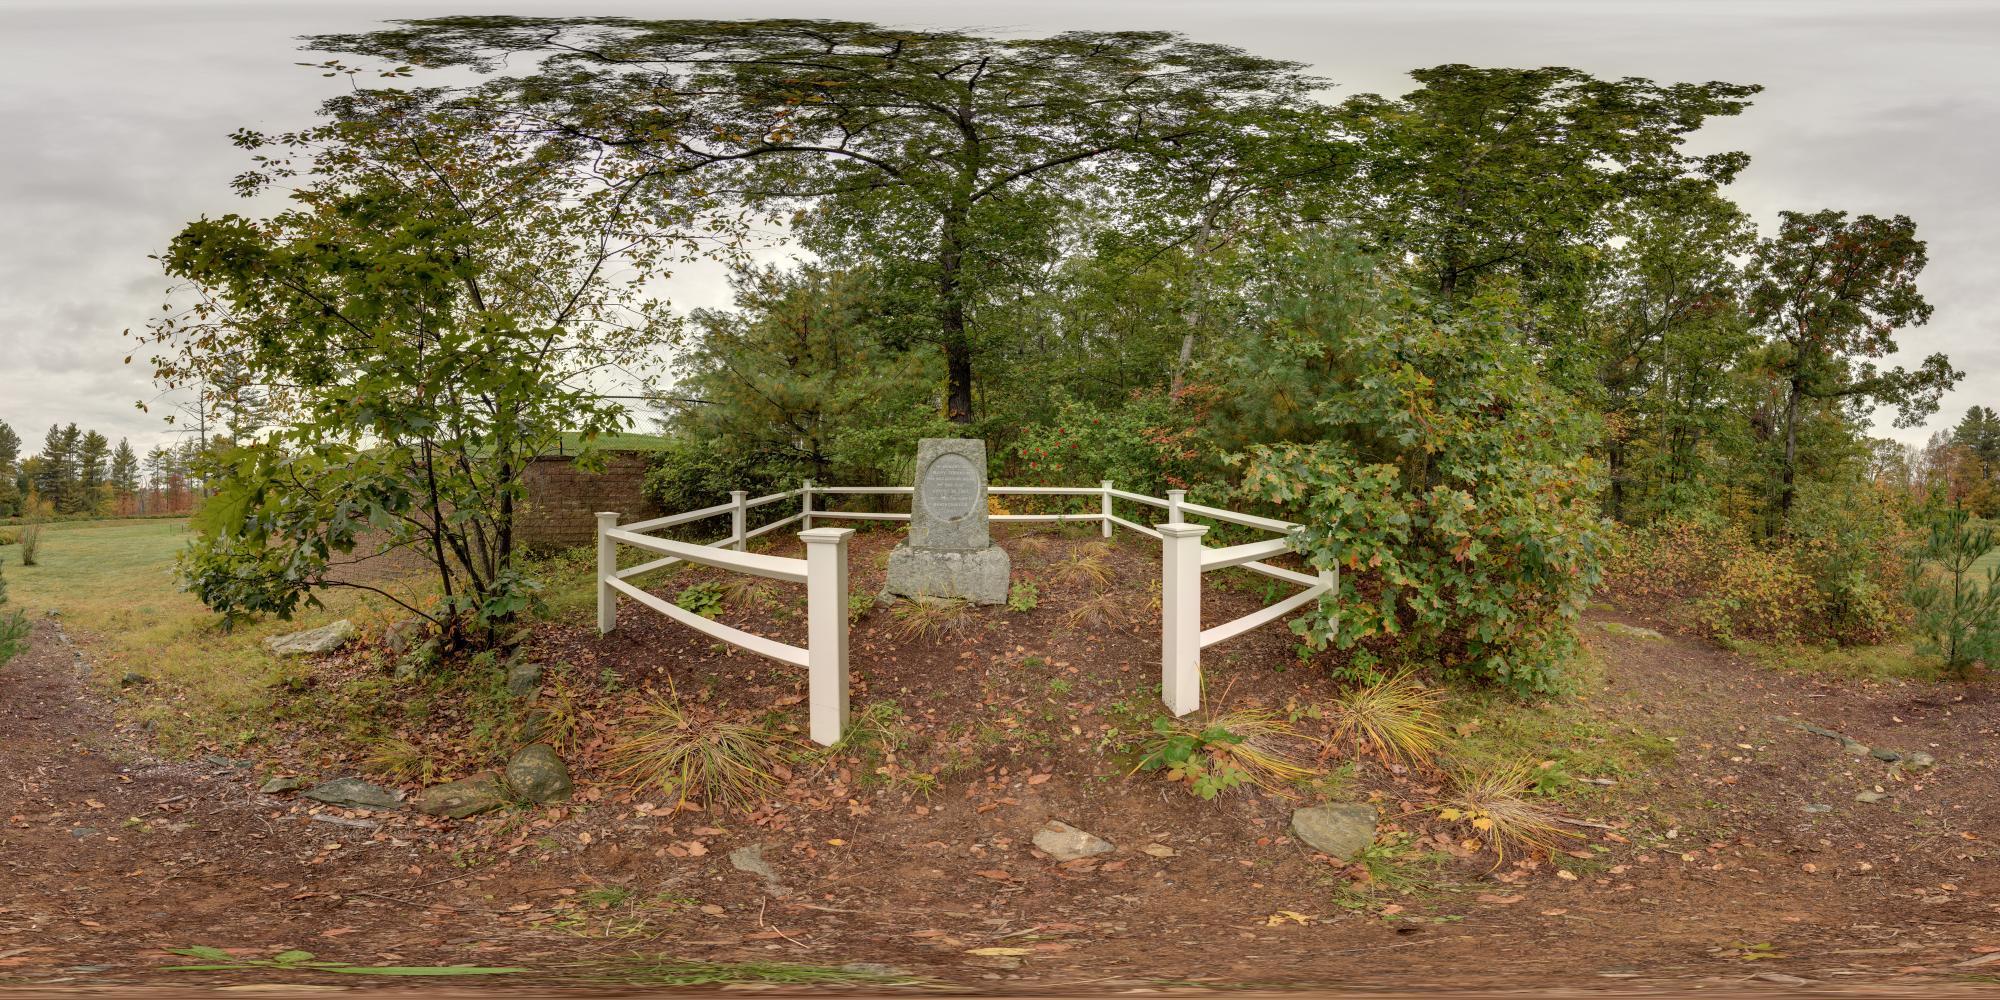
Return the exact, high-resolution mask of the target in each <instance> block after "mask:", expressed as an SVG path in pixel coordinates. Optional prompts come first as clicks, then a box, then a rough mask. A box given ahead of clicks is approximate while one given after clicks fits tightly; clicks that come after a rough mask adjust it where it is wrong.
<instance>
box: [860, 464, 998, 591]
mask: <svg viewBox="0 0 2000 1000" xmlns="http://www.w3.org/2000/svg"><path fill="white" fill-rule="evenodd" d="M1012 568H1013V565H1012V562H1011V561H1010V560H1009V559H1008V558H1007V553H1006V551H1005V550H1004V549H1001V548H1000V547H999V546H997V545H994V544H993V535H992V531H991V528H990V527H989V525H988V522H987V517H986V442H984V441H979V440H973V439H967V438H924V439H923V440H921V441H919V442H917V482H916V495H915V496H913V497H912V498H911V501H910V538H909V540H908V541H907V542H904V543H903V544H901V545H898V546H896V549H895V551H893V552H891V553H889V579H888V591H889V593H891V594H893V595H895V596H897V597H945V598H958V599H961V600H967V601H972V602H974V603H977V604H1004V603H1006V601H1007V584H1008V576H1009V573H1010V572H1011V571H1012Z"/></svg>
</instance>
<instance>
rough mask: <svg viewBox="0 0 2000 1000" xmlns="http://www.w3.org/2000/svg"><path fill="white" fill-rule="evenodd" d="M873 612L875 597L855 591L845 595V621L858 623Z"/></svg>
mask: <svg viewBox="0 0 2000 1000" xmlns="http://www.w3.org/2000/svg"><path fill="white" fill-rule="evenodd" d="M873 610H875V595H874V594H871V593H867V592H865V591H859V590H857V591H855V592H854V593H851V594H849V595H847V620H848V621H855V622H858V621H860V620H861V619H863V618H866V617H868V612H870V611H873Z"/></svg>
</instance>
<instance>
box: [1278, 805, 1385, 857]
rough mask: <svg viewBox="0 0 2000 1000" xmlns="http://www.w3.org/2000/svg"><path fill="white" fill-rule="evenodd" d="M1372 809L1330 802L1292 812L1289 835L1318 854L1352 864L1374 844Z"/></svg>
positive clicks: (1374, 814) (1372, 807)
mask: <svg viewBox="0 0 2000 1000" xmlns="http://www.w3.org/2000/svg"><path fill="white" fill-rule="evenodd" d="M1378 819H1379V816H1378V815H1377V813H1376V812H1375V807H1374V806H1371V805H1368V804H1367V803H1364V802H1331V803H1328V804H1326V805H1323V806H1312V807H1310V808H1306V809H1299V810H1295V811H1294V812H1293V813H1292V835H1293V836H1295V837H1297V838H1299V839H1300V840H1302V841H1304V842H1305V843H1306V845H1307V846H1309V847H1311V848H1312V849H1313V850H1315V851H1318V852H1320V853H1321V854H1326V855H1330V856H1332V857H1336V858H1339V859H1340V860H1342V861H1352V860H1354V859H1355V858H1356V857H1358V856H1359V855H1360V854H1361V852H1362V851H1365V850H1367V849H1368V845H1370V844H1373V843H1374V842H1375V824H1376V821H1377V820H1378Z"/></svg>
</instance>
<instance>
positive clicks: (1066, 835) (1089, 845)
mask: <svg viewBox="0 0 2000 1000" xmlns="http://www.w3.org/2000/svg"><path fill="white" fill-rule="evenodd" d="M1035 846H1036V847H1037V848H1040V849H1041V852H1042V853H1043V854H1046V855H1048V856H1049V857H1052V858H1054V859H1056V860H1057V861H1075V860H1078V859H1079V858H1089V857H1095V856H1097V855H1099V854H1109V853H1111V852H1112V851H1115V850H1117V849H1118V848H1117V846H1116V845H1114V844H1112V843H1111V842H1110V841H1108V840H1105V839H1104V838H1102V837H1098V836H1094V835H1092V834H1089V833H1086V832H1084V831H1082V830H1079V829H1077V828H1076V827H1073V826H1071V825H1069V824H1068V823H1065V822H1063V821H1062V820H1059V819H1052V820H1049V821H1048V822H1047V823H1044V824H1042V828H1041V829H1039V830H1036V831H1035Z"/></svg>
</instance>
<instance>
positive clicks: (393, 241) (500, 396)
mask: <svg viewBox="0 0 2000 1000" xmlns="http://www.w3.org/2000/svg"><path fill="white" fill-rule="evenodd" d="M433 97H434V95H428V94H422V93H409V92H400V91H362V92H357V93H356V94H354V95H352V96H350V97H346V98H342V99H340V100H338V101H336V102H334V103H333V104H332V105H331V106H330V110H331V112H332V113H333V114H334V115H335V117H336V119H337V121H336V123H334V124H329V125H323V126H320V127H318V128H314V129H310V130H307V131H305V132H301V133H296V134H291V135H284V136H278V137H268V136H264V135H260V134H257V133H253V132H248V131H245V132H240V133H238V134H237V136H236V140H237V143H238V145H240V146H242V147H244V148H246V149H250V150H256V151H259V155H258V158H257V165H258V166H257V169H255V170H253V171H251V172H250V173H249V174H246V175H244V177H242V178H239V182H238V188H239V190H241V191H242V192H243V193H245V194H246V195H248V194H254V193H256V192H258V191H261V190H263V189H264V188H266V187H267V186H269V185H271V184H274V183H277V182H279V181H289V180H292V179H294V178H299V181H298V183H296V184H295V185H294V186H293V190H292V192H291V201H290V203H291V206H292V207H290V208H288V209H286V210H284V211H281V212H279V213H278V214H276V215H274V216H272V217H270V218H268V219H263V220H250V219H245V218H242V217H239V216H235V215H228V216H223V217H221V218H217V219H203V220H200V221H197V222H194V223H191V224H189V225H188V226H187V227H186V228H185V229H183V230H182V231H181V233H180V234H179V235H178V236H176V237H175V238H174V240H173V241H172V243H171V245H170V247H169V249H168V250H167V252H166V253H165V254H164V256H163V258H162V260H163V262H164V266H165V268H166V270H167V272H168V274H170V275H172V276H174V277H176V278H180V279H183V280H186V281H188V282H190V283H192V284H193V285H194V286H196V287H197V288H198V289H199V290H200V296H199V299H198V301H197V302H196V303H195V304H194V305H193V306H192V307H191V308H189V309H186V310H185V311H170V312H169V313H168V314H167V315H166V316H165V317H164V318H163V319H161V320H159V321H158V322H156V323H155V324H154V325H153V327H151V329H150V330H149V331H148V333H147V334H146V335H145V336H144V337H143V338H142V339H143V340H145V341H146V342H147V343H149V344H150V345H152V346H153V347H154V348H155V349H156V350H158V352H159V353H157V354H156V355H155V356H154V363H155V371H154V374H155V377H156V379H157V380H158V381H159V382H160V383H161V384H162V385H163V386H167V387H177V386H187V385H211V384H237V383H243V382H247V383H250V384H255V385H261V386H268V387H281V388H274V389H272V390H271V395H270V398H269V399H268V403H267V405H268V408H269V410H270V413H271V415H272V419H273V422H274V423H275V425H276V428H277V429H275V430H273V431H272V432H270V433H269V434H267V435H265V436H262V437H258V438H254V439H251V440H247V441H240V442H238V445H237V446H236V447H234V448H232V449H229V450H226V451H224V452H223V453H221V454H219V455H216V456H213V457H212V459H210V460H209V463H208V466H209V467H208V468H207V469H206V473H207V476H208V478H209V480H210V482H211V484H212V485H213V487H214V494H215V495H214V496H213V498H212V499H210V500H209V501H208V503H207V505H206V506H205V508H204V509H203V511H202V514H201V515H200V517H198V518H197V520H196V526H197V528H198V530H199V532H200V537H199V539H198V540H197V541H196V543H195V544H194V545H193V546H192V547H191V548H190V550H189V551H188V553H187V555H186V557H185V559H184V560H183V566H182V569H183V573H184V575H185V577H186V579H187V581H188V583H189V586H190V588H191V589H192V590H193V591H194V592H195V593H196V594H197V595H198V596H200V597H201V599H202V600H203V601H204V603H206V604H208V605H209V606H210V607H211V608H213V609H215V610H217V611H220V612H224V613H226V614H231V615H241V614H257V613H271V614H276V615H278V616H280V617H285V616H289V615H291V614H292V613H293V612H294V611H295V610H297V608H298V607H299V606H300V605H301V604H302V603H305V604H313V603H317V601H318V594H319V593H320V592H322V591H324V590H326V589H328V588H335V587H361V588H364V589H374V588H372V587H370V586H369V585H367V584H364V583H360V582H357V581H355V580H353V579H351V578H350V577H349V576H348V575H346V574H344V573H342V572H340V568H341V567H342V566H343V565H345V564H349V563H353V562H358V561H362V560H365V559H367V558H371V557H373V556H376V555H379V554H382V553H385V552H387V551H389V550H391V549H397V548H404V549H408V550H410V551H413V552H415V553H417V554H420V555H421V556H423V557H424V558H425V559H427V560H428V561H429V562H430V564H431V568H432V570H433V572H434V574H435V577H436V579H437V582H438V591H439V600H438V601H437V603H435V604H434V605H426V606H422V607H419V606H416V605H414V604H411V605H407V607H408V610H409V611H411V612H412V613H414V614H419V615H422V616H424V617H426V618H429V619H431V620H432V621H433V622H434V623H435V624H436V626H437V627H438V629H439V631H440V632H441V634H442V635H443V636H444V638H445V642H446V645H447V647H451V646H455V645H459V644H463V643H483V642H491V641H493V640H494V639H495V638H496V637H497V636H498V634H499V633H498V629H499V627H500V626H501V625H502V624H504V623H506V622H507V621H509V620H510V619H511V618H513V617H514V616H515V615H517V614H519V613H520V612H521V611H523V610H525V609H527V608H528V607H529V606H530V605H531V604H532V602H533V600H534V587H533V585H532V582H531V581H530V580H528V579H527V577H526V576H525V575H524V574H523V573H522V572H521V571H520V568H519V567H518V566H517V565H516V557H517V555H518V547H517V545H516V538H515V519H516V513H517V508H518V505H519V504H520V502H521V500H522V498H523V496H524V492H525V487H524V480H523V477H524V475H525V470H526V468H527V466H528V464H529V462H530V461H531V460H532V459H533V458H534V457H535V456H536V455H539V454H542V453H544V452H546V451H549V450H552V447H551V446H552V445H553V444H555V443H556V442H558V441H560V440H562V439H563V435H564V433H565V432H569V431H579V432H581V433H582V434H583V435H584V436H585V439H586V440H589V439H590V438H592V437H594V436H596V435H599V434H605V433H610V432H614V431H616V430H618V429H620V428H621V427H622V426H623V424H624V423H625V420H626V418H625V416H624V413H623V411H622V409H621V408H620V407H619V406H618V405H617V404H616V403H615V402H613V401H610V400H606V399H604V398H602V397H601V396H600V395H598V391H597V390H596V388H595V387H594V386H592V385H590V384H589V382H588V378H589V376H590V374H591V373H593V372H595V371H597V370H599V369H602V368H605V367H611V366H618V365H625V364H637V363H639V362H641V361H643V360H644V358H645V356H646V355H647V354H648V352H649V351H650V350H651V349H652V348H653V347H654V346H655V345H657V344H658V342H659V339H660V338H659V336H658V331H657V322H656V314H655V312H654V310H653V308H652V306H651V305H650V304H649V303H648V302H647V301H646V300H644V299H643V298H637V297H628V296H627V295H626V294H624V292H625V291H626V290H625V289H619V288H614V286H613V285H612V283H611V282H610V280H609V279H608V278H607V277H606V275H607V274H610V273H621V274H624V275H626V276H628V277H629V278H630V279H631V282H632V283H633V284H634V285H636V284H638V283H639V282H642V281H643V280H645V277H646V276H647V275H650V274H652V273H654V271H655V269H656V267H657V266H658V262H659V258H660V255H661V254H662V253H663V252H664V246H663V244H664V242H665V240H666V238H667V230H668V228H669V227H671V226H672V225H673V224H674V220H675V217H673V216H672V215H671V213H666V212H665V210H664V208H662V209H661V212H662V214H661V215H659V216H657V217H656V218H654V219H652V220H651V221H649V222H645V223H641V222H638V221H635V220H631V219H623V220H621V221H618V222H616V223H615V224H616V225H617V226H619V227H621V228H620V233H621V235H620V237H619V239H617V240H615V241H611V242H606V241H604V240H602V239H601V238H600V236H601V234H602V233H603V232H604V231H606V230H607V228H608V227H611V226H613V225H614V222H613V220H616V219H619V216H620V213H621V212H622V208H623V202H622V199H623V198H624V196H625V194H624V192H623V190H622V189H623V187H624V185H623V183H621V179H620V178H619V177H618V176H615V175H606V176H604V177H601V178H598V179H595V180H592V181H589V182H586V181H584V180H583V179H582V178H580V177H578V176H577V175H576V174H574V173H573V172H571V171H570V170H569V169H568V168H569V167H570V166H571V165H572V164H571V162H570V158H571V157H572V156H573V155H575V151H574V150H565V149H564V148H563V147H561V146H559V145H544V144H538V143H534V142H532V141H531V140H529V139H527V138H525V137H513V136H510V135H509V133H508V132H507V130H505V129H499V130H496V131H489V130H488V128H487V126H488V125H489V124H491V123H492V120H491V119H482V120H481V121H477V122H475V121H473V120H471V119H469V118H467V117H465V116H462V115H457V114H454V113H451V112H449V111H446V110H444V109H441V108H439V107H438V106H436V105H435V103H433V100H432V98H433ZM294 157H298V158H301V159H304V160H305V161H306V163H305V164H304V165H295V164H294V163H293V158H294ZM600 181H602V183H600ZM632 291H634V292H635V293H636V292H638V289H636V288H634V289H632ZM578 461H579V462H580V463H582V464H584V465H585V466H586V467H590V466H591V465H592V463H593V461H594V459H593V457H592V456H591V455H589V454H586V455H584V456H582V457H580V458H579V459H578Z"/></svg>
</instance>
